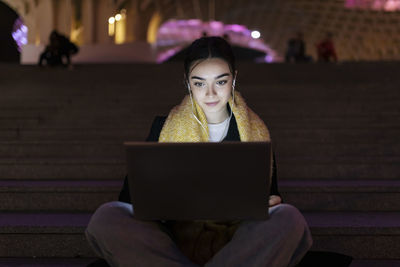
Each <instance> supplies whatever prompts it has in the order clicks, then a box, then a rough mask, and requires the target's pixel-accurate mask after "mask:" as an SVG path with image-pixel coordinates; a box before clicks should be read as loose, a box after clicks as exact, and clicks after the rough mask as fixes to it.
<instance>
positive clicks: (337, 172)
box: [0, 154, 400, 180]
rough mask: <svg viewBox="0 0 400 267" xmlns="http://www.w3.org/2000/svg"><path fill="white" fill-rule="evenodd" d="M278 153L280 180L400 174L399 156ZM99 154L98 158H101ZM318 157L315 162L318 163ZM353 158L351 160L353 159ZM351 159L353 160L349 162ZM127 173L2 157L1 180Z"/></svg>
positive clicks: (94, 161)
mask: <svg viewBox="0 0 400 267" xmlns="http://www.w3.org/2000/svg"><path fill="white" fill-rule="evenodd" d="M278 155H279V154H277V165H278V170H279V177H280V179H294V180H297V179H300V180H309V179H311V180H315V179H322V180H335V179H339V180H345V179H349V177H351V179H354V180H359V179H362V180H364V179H366V180H377V179H383V180H385V179H388V180H391V179H394V180H396V179H398V178H399V177H400V164H399V161H400V160H399V158H398V157H395V158H389V159H385V158H383V159H380V160H379V161H376V162H374V161H373V160H370V161H369V162H367V163H366V162H364V161H363V160H360V159H353V158H351V159H346V158H345V159H343V160H337V159H321V160H318V161H317V160H316V159H315V158H311V159H307V158H303V157H297V158H284V159H281V158H280V157H279V156H278ZM97 157H98V158H97ZM314 160H315V162H314ZM350 160H351V161H350ZM349 161H350V162H349ZM125 173H126V161H125V160H124V159H116V158H107V157H106V156H103V155H94V157H91V158H79V157H73V158H39V159H36V158H31V159H24V158H22V159H16V158H14V159H13V158H6V159H4V158H3V159H0V179H6V180H7V179H20V180H26V179H28V180H30V179H64V180H66V179H72V180H87V179H101V180H103V179H104V180H109V179H120V178H121V177H124V176H125Z"/></svg>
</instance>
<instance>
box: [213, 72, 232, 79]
mask: <svg viewBox="0 0 400 267" xmlns="http://www.w3.org/2000/svg"><path fill="white" fill-rule="evenodd" d="M225 76H229V73H224V74H221V75H218V76H217V77H215V78H214V79H215V80H216V79H219V78H221V77H225Z"/></svg>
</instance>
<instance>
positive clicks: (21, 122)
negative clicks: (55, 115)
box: [0, 116, 45, 128]
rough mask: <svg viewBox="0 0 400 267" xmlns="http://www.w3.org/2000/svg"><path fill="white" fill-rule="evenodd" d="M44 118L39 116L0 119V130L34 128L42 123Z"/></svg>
mask: <svg viewBox="0 0 400 267" xmlns="http://www.w3.org/2000/svg"><path fill="white" fill-rule="evenodd" d="M44 121H45V120H44V118H42V117H39V116H31V117H5V118H4V117H0V125H1V126H0V127H1V128H23V127H35V126H38V125H40V124H43V123H44Z"/></svg>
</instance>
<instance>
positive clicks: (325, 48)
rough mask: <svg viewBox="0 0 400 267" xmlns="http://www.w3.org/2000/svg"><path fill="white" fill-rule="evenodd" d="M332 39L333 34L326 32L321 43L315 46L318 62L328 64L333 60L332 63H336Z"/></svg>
mask: <svg viewBox="0 0 400 267" xmlns="http://www.w3.org/2000/svg"><path fill="white" fill-rule="evenodd" d="M332 37H333V34H332V33H331V32H328V33H327V34H326V37H325V39H323V40H322V41H321V42H319V43H318V44H317V46H316V47H317V55H318V61H320V62H330V61H331V60H333V61H334V62H337V61H338V59H337V55H336V50H335V45H334V44H333V40H332Z"/></svg>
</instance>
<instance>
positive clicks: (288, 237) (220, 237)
mask: <svg viewBox="0 0 400 267" xmlns="http://www.w3.org/2000/svg"><path fill="white" fill-rule="evenodd" d="M237 73H238V72H237V70H236V68H235V58H234V55H233V52H232V49H231V47H230V45H229V44H228V43H227V42H226V41H225V40H224V39H223V38H220V37H203V38H200V39H198V40H195V41H194V42H193V43H192V44H191V45H190V47H189V48H188V50H187V54H186V58H185V61H184V82H185V85H186V87H187V90H188V95H186V96H185V97H184V99H183V101H182V102H181V103H180V104H179V105H177V106H176V107H175V108H173V109H172V110H171V111H170V113H169V115H168V117H167V118H165V117H157V118H156V119H155V121H154V122H153V126H152V128H151V132H150V135H149V136H148V138H147V141H158V142H223V141H242V142H249V141H269V140H270V135H269V131H268V129H267V127H266V125H265V124H264V122H263V121H262V120H261V119H260V118H259V117H258V116H257V115H256V114H255V113H254V112H253V111H252V110H251V109H250V108H249V107H248V106H247V104H246V102H245V100H244V98H243V97H242V96H241V94H239V93H238V92H237V91H236V90H235V83H236V78H237ZM199 165H202V166H205V167H206V165H207V159H206V158H205V159H204V162H202V163H199ZM273 166H275V162H273ZM155 167H157V166H155ZM233 167H234V166H221V168H233ZM249 177H251V172H249ZM188 179H190V177H188ZM281 202H282V200H281V197H280V195H279V192H278V186H277V181H276V167H274V171H273V174H272V183H271V196H270V198H269V203H265V205H266V207H267V205H268V206H269V216H270V218H269V219H268V220H258V221H250V220H249V221H228V222H216V221H142V220H138V219H135V218H133V217H132V215H133V214H134V212H135V208H134V206H133V205H131V204H130V203H131V202H130V195H129V187H128V180H127V179H125V183H124V186H123V189H122V191H121V193H120V197H119V201H115V202H110V203H105V204H103V205H102V206H100V207H99V208H98V209H97V210H96V212H95V213H94V214H93V216H92V218H91V220H90V222H89V224H88V227H87V229H86V237H87V240H88V242H89V243H90V245H91V247H92V248H93V250H94V251H95V252H96V253H97V254H98V255H99V256H100V257H101V258H103V259H105V260H106V261H107V262H108V264H109V265H110V266H141V267H142V266H162V267H165V266H203V265H204V266H207V267H220V266H249V267H251V266H254V267H259V266H271V267H274V266H295V265H296V264H297V263H298V262H299V261H300V260H301V258H302V257H303V256H304V254H305V253H306V252H307V250H308V249H309V248H310V247H311V244H312V239H311V234H310V231H309V228H308V226H307V223H306V221H305V219H304V217H303V216H302V214H301V213H300V212H299V211H298V210H297V209H296V208H295V207H293V206H291V205H289V204H282V203H281Z"/></svg>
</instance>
